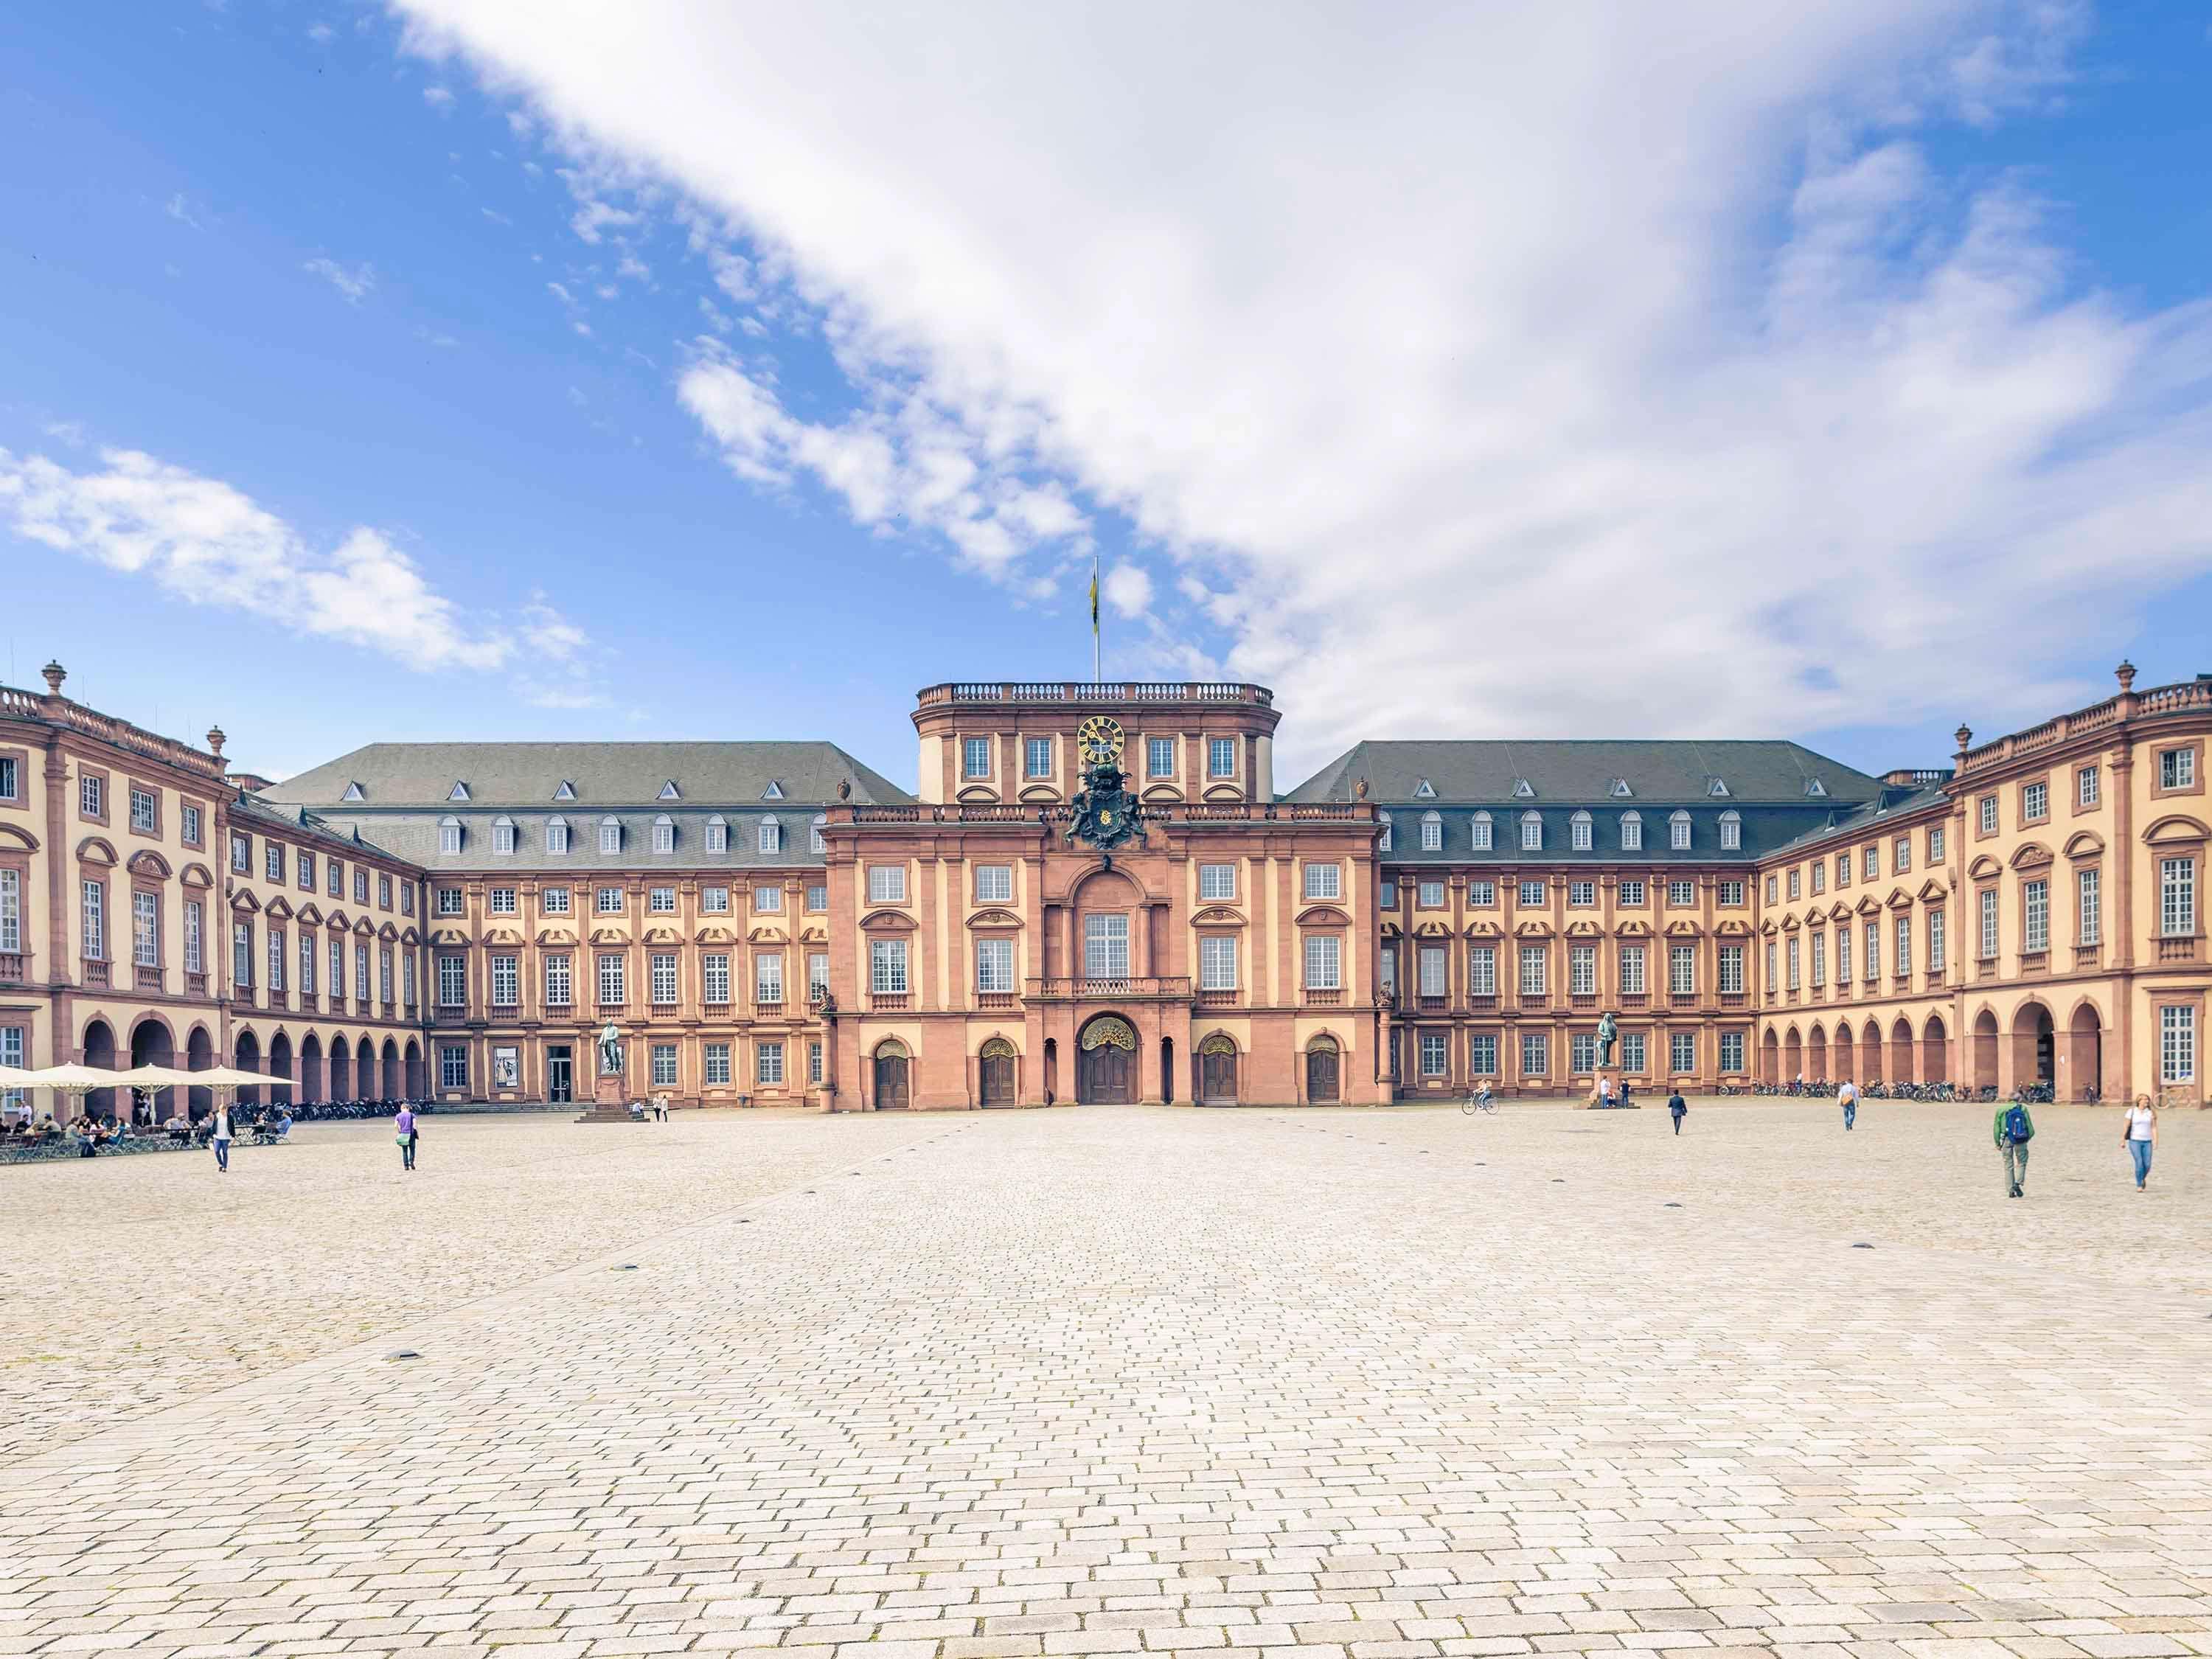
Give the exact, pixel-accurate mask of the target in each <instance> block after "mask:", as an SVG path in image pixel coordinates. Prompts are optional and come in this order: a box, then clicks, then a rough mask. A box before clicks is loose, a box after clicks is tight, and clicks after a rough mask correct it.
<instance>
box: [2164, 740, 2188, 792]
mask: <svg viewBox="0 0 2212 1659" xmlns="http://www.w3.org/2000/svg"><path fill="white" fill-rule="evenodd" d="M2158 787H2160V788H2161V789H2193V788H2195V787H2197V751H2196V750H2194V749H2161V750H2159V751H2158Z"/></svg>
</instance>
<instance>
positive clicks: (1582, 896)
mask: <svg viewBox="0 0 2212 1659" xmlns="http://www.w3.org/2000/svg"><path fill="white" fill-rule="evenodd" d="M1567 902H1568V903H1569V904H1573V905H1590V904H1595V903H1596V902H1597V884H1596V883H1595V882H1594V881H1571V882H1569V883H1568V884H1567Z"/></svg>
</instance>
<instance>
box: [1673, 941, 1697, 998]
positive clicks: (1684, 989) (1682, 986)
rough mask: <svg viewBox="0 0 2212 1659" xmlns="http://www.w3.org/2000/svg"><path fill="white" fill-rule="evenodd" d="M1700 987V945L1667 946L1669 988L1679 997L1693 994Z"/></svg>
mask: <svg viewBox="0 0 2212 1659" xmlns="http://www.w3.org/2000/svg"><path fill="white" fill-rule="evenodd" d="M1697 988H1698V947H1697V946H1696V945H1668V947H1667V989H1668V992H1669V993H1670V994H1673V995H1674V996H1678V997H1686V996H1689V995H1692V994H1694V993H1695V992H1696V990H1697Z"/></svg>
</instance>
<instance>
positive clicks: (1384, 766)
mask: <svg viewBox="0 0 2212 1659" xmlns="http://www.w3.org/2000/svg"><path fill="white" fill-rule="evenodd" d="M1716 777H1717V778H1719V779H1720V780H1722V781H1723V782H1725V783H1726V784H1727V786H1728V799H1726V800H1723V799H1721V798H1719V797H1717V796H1715V795H1713V794H1712V793H1711V785H1712V780H1713V779H1715V778H1716ZM1361 778H1364V779H1366V780H1367V781H1368V787H1369V791H1370V799H1374V800H1375V801H1376V802H1378V803H1380V804H1382V805H1388V806H1395V805H1398V804H1399V803H1401V802H1404V803H1406V804H1407V805H1424V806H1426V805H1436V804H1437V803H1438V802H1444V801H1459V802H1466V803H1468V804H1472V805H1485V806H1491V807H1493V808H1495V807H1498V806H1504V805H1513V806H1534V807H1539V808H1542V807H1549V806H1558V805H1568V806H1587V807H1589V808H1590V809H1591V811H1593V812H1595V811H1596V809H1597V808H1598V807H1600V806H1601V805H1606V806H1613V807H1615V808H1626V807H1630V806H1636V807H1639V808H1641V809H1643V810H1644V811H1647V812H1648V811H1650V808H1651V807H1653V806H1655V805H1663V806H1666V807H1668V808H1672V807H1674V806H1688V807H1692V808H1696V807H1699V806H1710V807H1713V808H1715V809H1716V810H1717V809H1718V808H1720V807H1721V806H1723V805H1737V806H1742V805H1747V804H1768V803H1771V804H1782V803H1787V804H1789V805H1793V806H1802V805H1804V804H1805V803H1806V801H1807V799H1808V796H1807V794H1806V785H1807V783H1808V781H1811V780H1814V779H1818V780H1819V781H1820V784H1821V785H1822V787H1824V788H1825V790H1826V795H1825V796H1815V797H1812V798H1811V799H1814V800H1816V801H1823V802H1840V803H1844V804H1851V803H1856V802H1857V801H1861V800H1865V799H1870V798H1871V797H1873V796H1874V795H1875V794H1876V793H1878V792H1879V791H1880V789H1881V785H1880V784H1879V783H1878V782H1877V781H1875V779H1873V778H1871V777H1869V776H1868V775H1866V774H1865V773H1863V772H1861V771H1858V770H1857V769H1855V768H1852V767H1849V766H1846V765H1844V763H1842V762H1841V761H1838V760H1832V759H1831V758H1829V757H1827V756H1826V755H1821V754H1817V753H1815V752H1814V750H1810V749H1808V748H1806V747H1805V746H1804V745H1803V744H1796V743H1790V742H1786V741H1783V740H1779V739H1776V740H1765V739H1742V738H1727V739H1705V738H1699V739H1690V738H1653V739H1644V740H1637V739H1629V740H1618V741H1616V740H1605V739H1598V740H1592V741H1588V742H1584V741H1579V740H1562V739H1525V738H1442V739H1410V740H1404V741H1391V742H1368V743H1359V744H1353V745H1352V747H1351V748H1350V749H1347V750H1345V752H1344V753H1343V754H1341V755H1340V756H1338V757H1336V758H1335V759H1334V760H1333V761H1331V762H1330V763H1328V765H1326V766H1324V767H1323V768H1322V769H1321V770H1320V771H1318V772H1316V773H1315V774H1314V775H1313V776H1311V777H1310V778H1308V779H1307V780H1306V781H1304V783H1302V784H1300V785H1298V787H1297V788H1295V789H1293V790H1291V792H1290V793H1289V794H1288V795H1287V796H1286V797H1285V799H1289V800H1294V801H1328V800H1350V799H1352V786H1353V784H1354V783H1355V781H1358V779H1361ZM1424 778H1425V779H1427V780H1428V781H1429V784H1430V786H1431V787H1432V788H1433V789H1434V790H1435V791H1436V795H1435V799H1433V800H1430V799H1419V800H1417V798H1416V795H1415V793H1414V792H1415V791H1416V790H1417V789H1419V787H1420V783H1421V781H1422V780H1423V779H1424ZM1616 778H1625V779H1626V780H1627V782H1628V787H1629V788H1630V789H1631V790H1632V792H1633V794H1632V797H1631V798H1628V799H1621V798H1619V797H1616V796H1615V795H1614V794H1613V780H1614V779H1616ZM1516 779H1525V780H1527V781H1528V783H1529V784H1530V786H1531V787H1533V788H1534V791H1535V793H1534V798H1533V799H1529V798H1522V797H1516V795H1515V794H1514V793H1513V790H1514V784H1515V781H1516Z"/></svg>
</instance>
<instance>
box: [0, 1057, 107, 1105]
mask: <svg viewBox="0 0 2212 1659" xmlns="http://www.w3.org/2000/svg"><path fill="white" fill-rule="evenodd" d="M4 1076H5V1077H6V1079H7V1085H8V1087H9V1088H11V1089H52V1091H54V1092H55V1093H56V1094H58V1095H69V1096H70V1097H73V1098H75V1099H76V1100H79V1101H82V1099H83V1098H84V1097H86V1096H87V1095H88V1094H90V1093H91V1092H92V1091H94V1089H112V1088H113V1087H114V1086H115V1085H117V1084H118V1083H119V1082H121V1081H122V1079H123V1073H120V1072H103V1071H101V1070H100V1068H99V1067H98V1066H77V1065H67V1066H42V1067H40V1069H39V1070H37V1071H35V1072H9V1073H4ZM60 1115H61V1114H59V1113H58V1112H57V1113H56V1114H55V1116H57V1117H58V1116H60Z"/></svg>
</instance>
